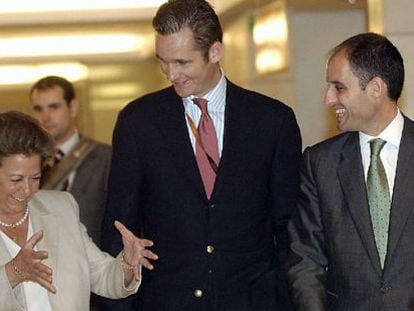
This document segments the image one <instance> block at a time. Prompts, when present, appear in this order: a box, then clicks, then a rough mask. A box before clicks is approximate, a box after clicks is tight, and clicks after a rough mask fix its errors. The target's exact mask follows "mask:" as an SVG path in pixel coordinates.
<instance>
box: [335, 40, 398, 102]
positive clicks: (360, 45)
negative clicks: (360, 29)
mask: <svg viewBox="0 0 414 311" xmlns="http://www.w3.org/2000/svg"><path fill="white" fill-rule="evenodd" d="M340 52H344V53H345V54H346V56H347V59H348V61H349V64H350V66H351V71H352V73H353V74H354V75H355V76H356V77H358V79H359V85H360V86H361V89H363V90H364V89H365V87H366V86H367V84H368V82H369V81H371V80H372V79H373V78H374V77H380V78H381V79H382V80H384V82H385V83H386V84H387V86H388V96H389V98H390V99H392V100H395V101H397V100H398V98H400V96H401V91H402V88H403V85H404V62H403V59H402V56H401V54H400V52H399V51H398V49H397V48H396V47H395V46H394V45H393V44H392V43H391V42H390V41H389V40H388V39H387V38H386V37H384V36H382V35H379V34H376V33H362V34H358V35H355V36H353V37H351V38H349V39H347V40H345V41H344V42H342V43H340V44H339V45H338V46H336V47H335V48H334V49H333V50H332V52H331V58H332V57H333V56H335V55H336V54H338V53H340Z"/></svg>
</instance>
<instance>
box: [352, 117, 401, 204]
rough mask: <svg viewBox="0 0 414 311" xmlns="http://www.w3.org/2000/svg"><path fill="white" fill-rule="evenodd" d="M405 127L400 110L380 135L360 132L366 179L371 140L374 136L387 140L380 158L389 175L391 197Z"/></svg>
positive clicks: (369, 160)
mask: <svg viewBox="0 0 414 311" xmlns="http://www.w3.org/2000/svg"><path fill="white" fill-rule="evenodd" d="M403 127H404V117H403V116H402V114H401V112H400V110H398V112H397V115H396V116H395V118H394V120H392V122H391V123H390V124H389V125H388V126H387V127H386V128H385V129H384V130H383V131H382V132H381V133H380V134H379V135H378V136H376V137H373V136H370V135H367V134H364V133H361V132H359V143H360V145H361V155H362V164H363V166H364V174H365V180H366V179H367V175H368V169H369V164H370V162H371V159H370V158H371V148H370V145H369V141H370V140H372V139H374V138H381V139H382V140H385V141H386V144H385V145H384V147H383V148H382V150H381V153H380V158H381V161H382V164H383V165H384V169H385V173H386V175H387V180H388V188H389V190H390V198H391V199H392V195H393V191H394V180H395V174H396V169H397V160H398V151H399V149H400V142H401V137H402V131H403Z"/></svg>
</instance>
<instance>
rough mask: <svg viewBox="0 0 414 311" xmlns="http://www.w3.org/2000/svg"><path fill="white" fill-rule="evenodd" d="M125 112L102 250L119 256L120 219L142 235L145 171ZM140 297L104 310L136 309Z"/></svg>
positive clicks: (117, 140)
mask: <svg viewBox="0 0 414 311" xmlns="http://www.w3.org/2000/svg"><path fill="white" fill-rule="evenodd" d="M129 120H130V118H128V116H127V115H126V112H125V111H121V113H120V115H119V117H118V120H117V123H116V125H115V129H114V135H113V140H112V145H113V150H112V161H111V169H110V173H109V180H108V193H107V202H106V209H105V214H104V219H103V223H102V241H101V243H102V248H103V250H105V251H107V252H108V253H110V254H111V255H112V256H116V255H117V254H118V253H119V252H120V251H121V249H122V239H121V236H120V234H119V233H118V232H117V230H116V228H115V227H114V221H115V220H119V221H121V222H122V223H123V224H124V225H126V226H127V228H128V229H129V230H131V231H132V232H133V233H134V234H135V235H136V236H141V234H140V224H139V220H140V217H139V215H140V211H139V201H140V187H141V179H142V170H141V167H140V165H141V164H140V160H139V149H138V147H139V146H137V143H136V138H135V137H134V133H133V131H132V130H131V128H133V125H132V124H130V123H129V122H128V121H129ZM135 299H136V295H132V296H131V297H129V298H127V299H121V300H119V301H110V300H105V301H104V302H103V304H104V310H111V311H114V310H132V309H133V306H134V301H135Z"/></svg>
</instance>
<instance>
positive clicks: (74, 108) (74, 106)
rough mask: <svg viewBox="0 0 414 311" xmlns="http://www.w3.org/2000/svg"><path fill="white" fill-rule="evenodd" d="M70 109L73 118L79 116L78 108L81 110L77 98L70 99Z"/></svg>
mask: <svg viewBox="0 0 414 311" xmlns="http://www.w3.org/2000/svg"><path fill="white" fill-rule="evenodd" d="M69 109H70V114H71V115H72V118H75V117H76V116H77V114H78V110H79V102H78V100H77V99H76V98H74V99H72V100H71V101H70V103H69Z"/></svg>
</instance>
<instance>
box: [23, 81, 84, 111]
mask: <svg viewBox="0 0 414 311" xmlns="http://www.w3.org/2000/svg"><path fill="white" fill-rule="evenodd" d="M56 86H59V87H61V88H62V90H63V98H64V99H65V101H66V103H67V104H68V105H69V104H70V102H71V101H72V100H73V99H75V97H76V93H75V88H74V87H73V84H72V83H70V82H69V81H68V80H66V79H65V78H62V77H58V76H47V77H44V78H42V79H40V80H39V81H37V82H36V83H35V84H34V85H33V86H32V88H31V89H30V97H31V96H32V94H33V92H34V91H35V90H39V91H45V90H48V89H52V88H54V87H56Z"/></svg>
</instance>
